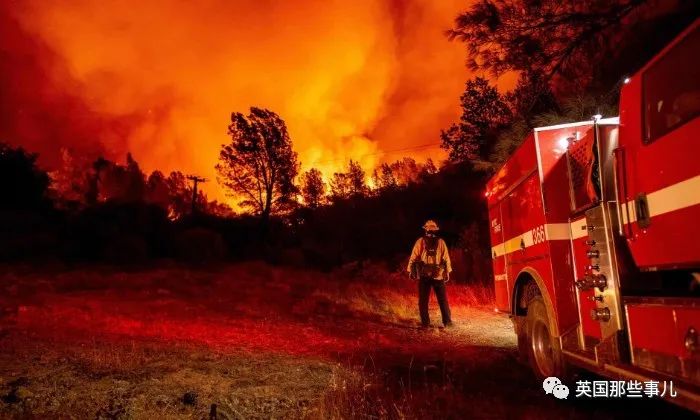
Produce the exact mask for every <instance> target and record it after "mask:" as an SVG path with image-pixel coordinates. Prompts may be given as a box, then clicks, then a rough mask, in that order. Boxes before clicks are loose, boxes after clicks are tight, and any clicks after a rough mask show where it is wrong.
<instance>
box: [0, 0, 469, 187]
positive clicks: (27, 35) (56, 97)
mask: <svg viewBox="0 0 700 420" xmlns="http://www.w3.org/2000/svg"><path fill="white" fill-rule="evenodd" d="M466 7H468V2H465V1H463V0H441V1H427V0H422V1H419V0H405V1H401V0H387V1H376V0H358V1H328V0H296V1H272V0H236V1H227V0H202V1H181V0H150V1H127V0H121V1H120V0H109V1H99V2H98V1H91V0H24V1H21V2H20V1H17V2H11V1H9V2H3V3H2V5H1V6H0V28H1V29H0V37H1V38H0V89H1V90H0V136H1V137H0V141H3V140H4V141H8V142H10V143H14V144H21V145H23V146H25V147H26V148H27V149H29V150H32V151H37V152H39V153H41V159H42V162H44V164H45V165H47V166H51V165H54V164H56V162H57V157H58V156H59V152H60V149H61V148H69V149H71V150H74V151H75V152H76V153H87V154H94V155H97V154H103V155H105V156H106V157H108V158H113V159H118V160H120V161H121V160H123V159H124V156H126V153H127V152H131V153H132V154H133V156H134V157H135V158H136V159H137V160H138V161H139V163H140V164H141V166H142V167H143V168H144V169H145V170H147V171H150V170H154V169H161V170H163V171H166V172H167V171H170V170H182V171H183V172H186V173H197V174H199V175H202V176H205V177H208V178H214V177H215V172H214V169H213V167H214V165H215V163H216V160H217V157H218V152H219V147H220V145H221V144H222V143H225V142H227V141H228V138H227V136H226V127H227V125H228V122H229V115H230V113H231V112H232V111H240V112H244V113H247V110H248V108H249V107H250V106H258V107H265V108H269V109H271V110H274V111H275V112H277V113H278V114H280V116H282V118H283V119H284V120H285V121H286V122H287V125H288V127H289V131H290V135H291V137H292V140H293V142H294V147H295V150H297V151H298V152H299V157H300V160H301V161H302V164H303V168H304V169H308V168H310V167H311V166H315V167H318V168H319V169H321V170H322V171H323V172H324V173H325V174H326V175H329V174H330V173H331V172H332V171H334V170H338V169H340V168H341V167H344V166H345V165H346V163H347V160H348V159H350V158H352V159H355V160H359V161H360V163H361V164H362V165H363V166H365V167H366V168H368V169H370V168H371V167H372V166H374V165H376V164H377V163H379V162H381V161H391V160H395V159H397V158H399V157H401V156H400V155H399V154H397V153H393V152H391V153H389V152H388V151H393V150H396V149H406V148H412V147H415V146H418V145H424V144H431V143H438V142H439V131H440V129H441V128H444V127H446V126H447V125H449V123H450V122H452V121H453V120H454V119H455V118H456V117H457V116H458V115H459V95H460V93H461V91H462V90H463V85H464V82H465V80H466V79H467V77H468V74H467V73H466V69H465V66H464V60H465V57H464V48H463V46H462V45H461V44H459V43H450V42H448V41H447V40H446V39H445V37H444V35H443V33H444V30H445V29H447V28H449V27H450V26H451V23H452V19H453V18H454V17H455V16H456V15H457V13H458V12H459V11H461V10H463V9H464V8H466ZM405 154H409V155H412V156H413V157H415V158H418V159H421V158H425V157H428V156H432V157H433V158H436V159H439V158H441V157H442V156H443V155H442V154H441V152H440V151H439V150H438V149H436V148H422V149H413V150H409V151H406V152H403V153H401V155H405ZM205 188H207V189H208V192H209V193H210V194H211V195H212V196H213V197H214V198H221V197H222V196H223V192H222V191H220V189H219V187H218V186H217V184H216V183H215V182H210V183H208V184H206V186H205Z"/></svg>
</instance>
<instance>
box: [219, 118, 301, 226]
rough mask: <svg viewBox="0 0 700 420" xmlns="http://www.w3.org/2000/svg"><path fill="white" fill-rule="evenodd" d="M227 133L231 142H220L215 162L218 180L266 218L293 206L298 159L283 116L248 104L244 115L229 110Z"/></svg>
mask: <svg viewBox="0 0 700 420" xmlns="http://www.w3.org/2000/svg"><path fill="white" fill-rule="evenodd" d="M228 134H229V135H230V136H231V143H229V144H225V145H222V146H221V152H220V153H219V163H218V164H217V165H216V171H217V173H218V177H217V180H218V181H219V183H221V184H222V185H223V186H224V187H225V188H226V189H227V190H228V191H229V194H230V195H231V196H234V197H237V198H242V201H241V202H240V204H241V206H243V207H247V208H249V209H251V210H252V211H253V212H255V213H256V214H258V215H260V216H261V218H262V219H263V221H265V222H266V221H267V219H269V217H270V215H271V214H273V213H278V212H284V211H287V210H289V209H290V208H292V207H293V205H294V203H295V201H294V198H295V196H296V194H297V193H298V189H297V188H296V186H295V185H294V178H295V177H296V176H297V173H298V172H299V163H298V162H297V154H296V152H294V150H292V141H291V140H290V138H289V133H288V132H287V126H286V125H285V123H284V121H283V120H282V118H280V117H279V115H277V114H275V113H274V112H272V111H270V110H267V109H262V108H255V107H251V108H250V113H249V114H248V115H247V116H244V115H243V114H241V113H239V112H235V113H232V114H231V124H230V125H229V127H228Z"/></svg>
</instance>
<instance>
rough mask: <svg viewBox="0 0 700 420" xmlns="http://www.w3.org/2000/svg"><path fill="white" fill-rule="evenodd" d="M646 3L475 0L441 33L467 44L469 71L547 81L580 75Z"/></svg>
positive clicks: (620, 0)
mask: <svg viewBox="0 0 700 420" xmlns="http://www.w3.org/2000/svg"><path fill="white" fill-rule="evenodd" d="M649 3H653V2H649V1H648V0H614V1H599V0H579V1H570V2H566V1H564V2H562V1H560V0H538V1H524V0H480V1H478V2H477V3H475V4H473V5H472V6H471V8H470V9H469V10H468V11H466V12H464V13H462V14H461V15H459V16H458V17H457V18H456V19H455V25H454V27H453V28H452V29H451V30H449V31H448V32H447V35H448V37H449V38H450V39H455V38H456V39H459V40H461V41H464V42H465V43H466V44H467V50H468V52H469V57H470V60H469V62H468V66H469V68H470V69H471V70H473V71H488V72H490V73H491V74H493V75H494V76H500V75H502V74H504V73H506V72H508V71H512V70H515V71H536V72H539V73H541V74H542V75H543V76H544V78H545V79H546V80H547V81H548V80H550V79H551V78H552V77H553V76H555V75H565V76H569V77H572V76H576V77H580V76H581V74H590V71H589V69H590V67H591V66H594V65H595V63H598V62H600V58H601V57H603V56H604V55H605V54H608V53H609V51H611V49H612V47H613V46H614V45H615V42H617V41H618V40H619V36H618V35H619V33H620V30H621V29H622V27H623V25H622V24H623V22H624V21H625V19H626V18H628V17H630V16H631V15H633V14H634V13H636V12H640V11H641V9H642V8H643V7H645V6H648V5H649Z"/></svg>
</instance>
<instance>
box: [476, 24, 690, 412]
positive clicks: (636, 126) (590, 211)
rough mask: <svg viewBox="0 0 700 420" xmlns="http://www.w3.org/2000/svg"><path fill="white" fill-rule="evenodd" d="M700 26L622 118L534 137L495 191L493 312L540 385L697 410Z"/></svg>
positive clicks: (627, 97)
mask: <svg viewBox="0 0 700 420" xmlns="http://www.w3.org/2000/svg"><path fill="white" fill-rule="evenodd" d="M699 116H700V21H696V22H695V23H694V24H693V25H691V27H689V28H688V29H687V30H685V31H684V32H683V33H682V34H681V35H680V36H679V37H678V38H677V39H676V40H674V41H673V42H672V43H671V44H670V45H668V46H667V47H666V48H665V49H664V50H663V51H661V52H660V53H659V54H658V55H657V56H656V57H655V58H654V59H653V60H651V61H650V62H649V63H648V64H647V65H646V66H644V67H643V68H642V69H641V70H640V71H639V72H638V73H636V74H635V75H633V76H632V77H629V78H627V79H625V81H624V85H623V88H622V91H621V98H620V116H619V118H618V117H615V118H601V117H600V116H596V117H593V119H592V120H590V121H583V122H576V123H571V124H562V125H555V126H551V127H541V128H536V129H534V130H533V132H532V133H530V134H529V136H528V137H527V138H526V139H525V141H524V142H523V144H522V145H521V146H520V148H519V149H518V150H517V151H516V152H515V153H514V154H513V156H512V157H511V158H510V159H509V160H508V162H507V163H506V164H505V166H503V168H501V169H500V171H499V172H498V173H497V174H496V175H495V176H494V177H493V178H492V179H491V180H490V181H489V183H488V185H487V189H486V196H487V201H488V206H489V219H490V231H491V244H492V250H491V253H492V258H493V270H494V277H495V278H494V283H495V290H496V305H497V309H498V310H499V311H502V312H507V313H509V314H510V315H511V317H512V319H513V323H514V327H515V332H516V334H517V336H518V344H519V349H520V352H521V354H522V356H523V357H525V358H526V359H527V360H528V361H529V363H530V364H531V366H532V368H533V370H534V371H535V373H536V374H537V375H538V376H540V377H548V376H559V377H561V376H564V375H566V373H567V368H569V367H572V366H577V367H579V368H581V367H582V368H584V369H586V370H589V371H594V372H596V373H598V374H600V375H602V376H605V377H609V378H611V379H612V378H615V379H620V380H627V381H630V380H638V381H640V382H643V381H651V380H654V381H664V380H666V381H673V385H674V387H675V391H676V392H677V397H676V398H674V399H673V401H674V402H677V403H679V404H682V405H685V406H686V407H688V408H690V409H692V410H695V411H700V336H699V335H700V332H699V330H700V156H699V155H700V143H699V141H700V139H698V137H700V118H698V117H699Z"/></svg>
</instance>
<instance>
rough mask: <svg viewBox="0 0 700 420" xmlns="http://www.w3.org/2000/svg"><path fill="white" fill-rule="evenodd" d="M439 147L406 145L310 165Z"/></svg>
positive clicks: (319, 161)
mask: <svg viewBox="0 0 700 420" xmlns="http://www.w3.org/2000/svg"><path fill="white" fill-rule="evenodd" d="M437 147H440V143H428V144H422V145H419V146H412V147H404V148H401V149H390V150H382V151H379V152H375V153H367V154H364V155H360V156H354V157H351V158H348V157H340V158H335V159H327V160H317V161H314V162H312V163H310V165H311V166H314V165H319V164H326V163H331V162H337V161H345V160H348V159H355V160H359V159H362V158H365V157H370V156H378V155H390V154H394V153H398V152H407V151H411V150H429V149H433V148H437Z"/></svg>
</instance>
